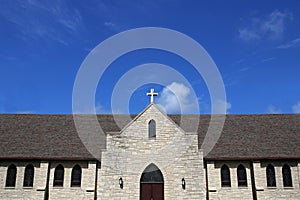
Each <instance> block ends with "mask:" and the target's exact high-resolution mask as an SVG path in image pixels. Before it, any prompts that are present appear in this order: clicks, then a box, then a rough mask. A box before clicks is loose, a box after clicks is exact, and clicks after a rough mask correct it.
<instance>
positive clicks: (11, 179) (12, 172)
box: [5, 164, 17, 187]
mask: <svg viewBox="0 0 300 200" xmlns="http://www.w3.org/2000/svg"><path fill="white" fill-rule="evenodd" d="M16 177H17V167H16V166H15V165H14V164H11V165H9V167H8V168H7V174H6V183H5V187H15V186H16Z"/></svg>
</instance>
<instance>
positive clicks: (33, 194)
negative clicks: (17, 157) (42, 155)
mask: <svg viewBox="0 0 300 200" xmlns="http://www.w3.org/2000/svg"><path fill="white" fill-rule="evenodd" d="M10 164H14V165H15V166H16V167H17V177H16V186H15V187H5V182H6V175H7V168H8V166H9V165H10ZM28 164H32V165H33V166H34V179H33V187H23V180H24V171H25V167H26V166H27V165H28ZM47 169H48V162H44V161H42V162H40V161H4V162H1V163H0V186H1V190H0V199H43V198H44V193H45V186H46V180H47Z"/></svg>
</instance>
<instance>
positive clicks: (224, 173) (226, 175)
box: [221, 165, 231, 187]
mask: <svg viewBox="0 0 300 200" xmlns="http://www.w3.org/2000/svg"><path fill="white" fill-rule="evenodd" d="M221 185H222V187H231V181H230V170H229V168H228V167H227V165H223V166H222V167H221Z"/></svg>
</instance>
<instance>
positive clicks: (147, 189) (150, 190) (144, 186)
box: [140, 183, 164, 200]
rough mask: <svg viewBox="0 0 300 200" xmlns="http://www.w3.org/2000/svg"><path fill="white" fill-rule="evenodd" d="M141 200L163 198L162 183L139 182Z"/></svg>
mask: <svg viewBox="0 0 300 200" xmlns="http://www.w3.org/2000/svg"><path fill="white" fill-rule="evenodd" d="M140 191H141V194H140V199H141V200H164V184H163V183H141V190H140Z"/></svg>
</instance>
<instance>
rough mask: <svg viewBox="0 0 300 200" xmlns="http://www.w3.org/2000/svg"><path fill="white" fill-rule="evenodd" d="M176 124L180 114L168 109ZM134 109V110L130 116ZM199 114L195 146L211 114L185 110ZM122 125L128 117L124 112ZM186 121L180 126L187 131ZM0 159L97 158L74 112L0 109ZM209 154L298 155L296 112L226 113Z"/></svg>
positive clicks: (106, 124) (104, 118)
mask: <svg viewBox="0 0 300 200" xmlns="http://www.w3.org/2000/svg"><path fill="white" fill-rule="evenodd" d="M168 116H169V117H170V118H171V119H172V120H173V121H174V122H175V123H177V124H178V125H180V124H179V123H180V119H181V115H168ZM133 117H135V115H132V118H133ZM199 117H200V122H199V126H198V130H197V131H198V136H199V137H198V138H199V147H201V144H202V142H203V140H204V137H205V134H206V132H207V129H208V125H209V122H210V118H211V116H210V115H185V119H188V121H190V122H191V123H192V122H193V121H195V119H196V118H199ZM118 119H119V120H120V119H121V121H122V119H124V122H123V123H122V124H123V125H124V126H125V125H126V124H127V123H128V122H129V121H128V119H126V117H125V116H122V115H119V118H118ZM98 120H99V123H100V125H101V128H102V129H103V131H104V132H106V133H107V132H118V131H120V129H121V128H122V127H118V126H117V125H116V123H115V122H114V118H113V116H112V115H98ZM190 127H194V126H192V125H191V126H189V124H187V126H186V127H182V128H183V129H184V130H185V131H187V132H189V131H193V130H189V129H190ZM0 158H1V159H55V160H90V159H95V158H94V157H93V156H92V155H91V154H90V153H89V151H88V150H87V149H86V148H85V146H84V145H83V144H82V142H81V140H80V138H79V136H78V134H77V131H76V128H75V125H74V121H73V116H72V115H36V114H34V115H30V114H28V115H27V114H21V115H18V114H1V115H0ZM205 159H207V160H241V159H300V115H296V114H285V115H227V116H226V120H225V124H224V127H223V130H222V135H221V136H220V138H219V140H218V142H217V143H216V145H215V146H214V148H213V149H212V151H211V152H209V153H208V155H207V156H206V157H205Z"/></svg>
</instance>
